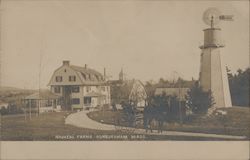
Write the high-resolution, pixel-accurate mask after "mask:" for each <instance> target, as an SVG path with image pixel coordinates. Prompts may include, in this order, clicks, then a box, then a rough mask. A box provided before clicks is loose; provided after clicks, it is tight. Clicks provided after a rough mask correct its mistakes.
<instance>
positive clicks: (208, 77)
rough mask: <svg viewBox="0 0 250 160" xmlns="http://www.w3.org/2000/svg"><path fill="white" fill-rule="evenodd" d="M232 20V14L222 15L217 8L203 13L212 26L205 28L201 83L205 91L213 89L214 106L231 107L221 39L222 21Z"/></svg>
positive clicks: (204, 18)
mask: <svg viewBox="0 0 250 160" xmlns="http://www.w3.org/2000/svg"><path fill="white" fill-rule="evenodd" d="M222 20H225V21H232V20H233V16H232V15H222V14H221V13H220V11H219V10H218V9H216V8H209V9H207V10H206V11H205V12H204V14H203V21H204V22H205V24H207V25H209V26H210V28H207V29H204V30H203V31H204V44H203V45H202V46H200V49H201V50H202V53H201V61H200V63H201V65H200V77H199V80H200V85H201V87H202V88H203V90H204V91H209V90H211V91H212V94H213V97H214V101H215V105H214V107H216V108H218V107H231V106H232V103H231V96H230V91H229V85H228V78H227V73H226V67H225V65H224V64H223V61H222V59H221V53H220V51H221V49H222V48H223V47H225V45H224V44H222V41H221V29H220V28H219V27H217V26H218V24H219V23H220V21H222Z"/></svg>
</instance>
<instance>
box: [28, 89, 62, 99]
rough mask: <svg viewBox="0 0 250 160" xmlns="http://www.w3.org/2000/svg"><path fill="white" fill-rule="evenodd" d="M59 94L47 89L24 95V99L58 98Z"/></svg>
mask: <svg viewBox="0 0 250 160" xmlns="http://www.w3.org/2000/svg"><path fill="white" fill-rule="evenodd" d="M58 98H60V96H58V95H55V94H54V93H52V92H50V91H48V90H43V91H40V92H36V93H33V94H31V95H28V96H26V97H25V98H24V99H34V100H38V99H58Z"/></svg>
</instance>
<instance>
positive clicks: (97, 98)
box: [48, 61, 110, 110]
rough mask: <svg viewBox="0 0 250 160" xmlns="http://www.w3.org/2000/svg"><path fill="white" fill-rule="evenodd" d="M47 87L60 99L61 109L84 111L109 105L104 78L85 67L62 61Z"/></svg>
mask: <svg viewBox="0 0 250 160" xmlns="http://www.w3.org/2000/svg"><path fill="white" fill-rule="evenodd" d="M48 85H49V86H50V87H51V92H52V93H55V94H57V95H59V96H61V97H62V101H61V102H62V103H61V105H62V109H68V110H69V109H72V110H73V109H86V108H93V107H97V106H102V105H105V104H110V87H109V86H108V85H107V83H106V81H105V76H104V75H102V74H101V73H99V72H97V71H95V70H93V69H90V68H88V67H87V65H85V67H79V66H75V65H70V62H69V61H63V65H62V66H61V67H59V68H58V69H56V70H55V71H54V73H53V75H52V77H51V79H50V82H49V84H48Z"/></svg>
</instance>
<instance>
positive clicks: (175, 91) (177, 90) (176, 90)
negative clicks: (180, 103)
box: [155, 88, 190, 100]
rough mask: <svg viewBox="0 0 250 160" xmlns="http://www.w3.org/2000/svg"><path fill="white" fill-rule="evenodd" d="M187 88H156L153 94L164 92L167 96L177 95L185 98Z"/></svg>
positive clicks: (182, 98)
mask: <svg viewBox="0 0 250 160" xmlns="http://www.w3.org/2000/svg"><path fill="white" fill-rule="evenodd" d="M189 90H190V89H189V88H156V90H155V95H161V94H163V93H165V94H166V95H167V96H177V98H178V99H179V98H180V99H181V100H185V96H186V95H187V92H188V91H189Z"/></svg>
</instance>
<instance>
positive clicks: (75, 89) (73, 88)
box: [72, 86, 80, 93]
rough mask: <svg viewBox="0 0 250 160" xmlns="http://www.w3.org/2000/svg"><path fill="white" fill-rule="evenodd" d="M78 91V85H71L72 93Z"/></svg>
mask: <svg viewBox="0 0 250 160" xmlns="http://www.w3.org/2000/svg"><path fill="white" fill-rule="evenodd" d="M79 91H80V88H79V86H73V87H72V92H73V93H79Z"/></svg>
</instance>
